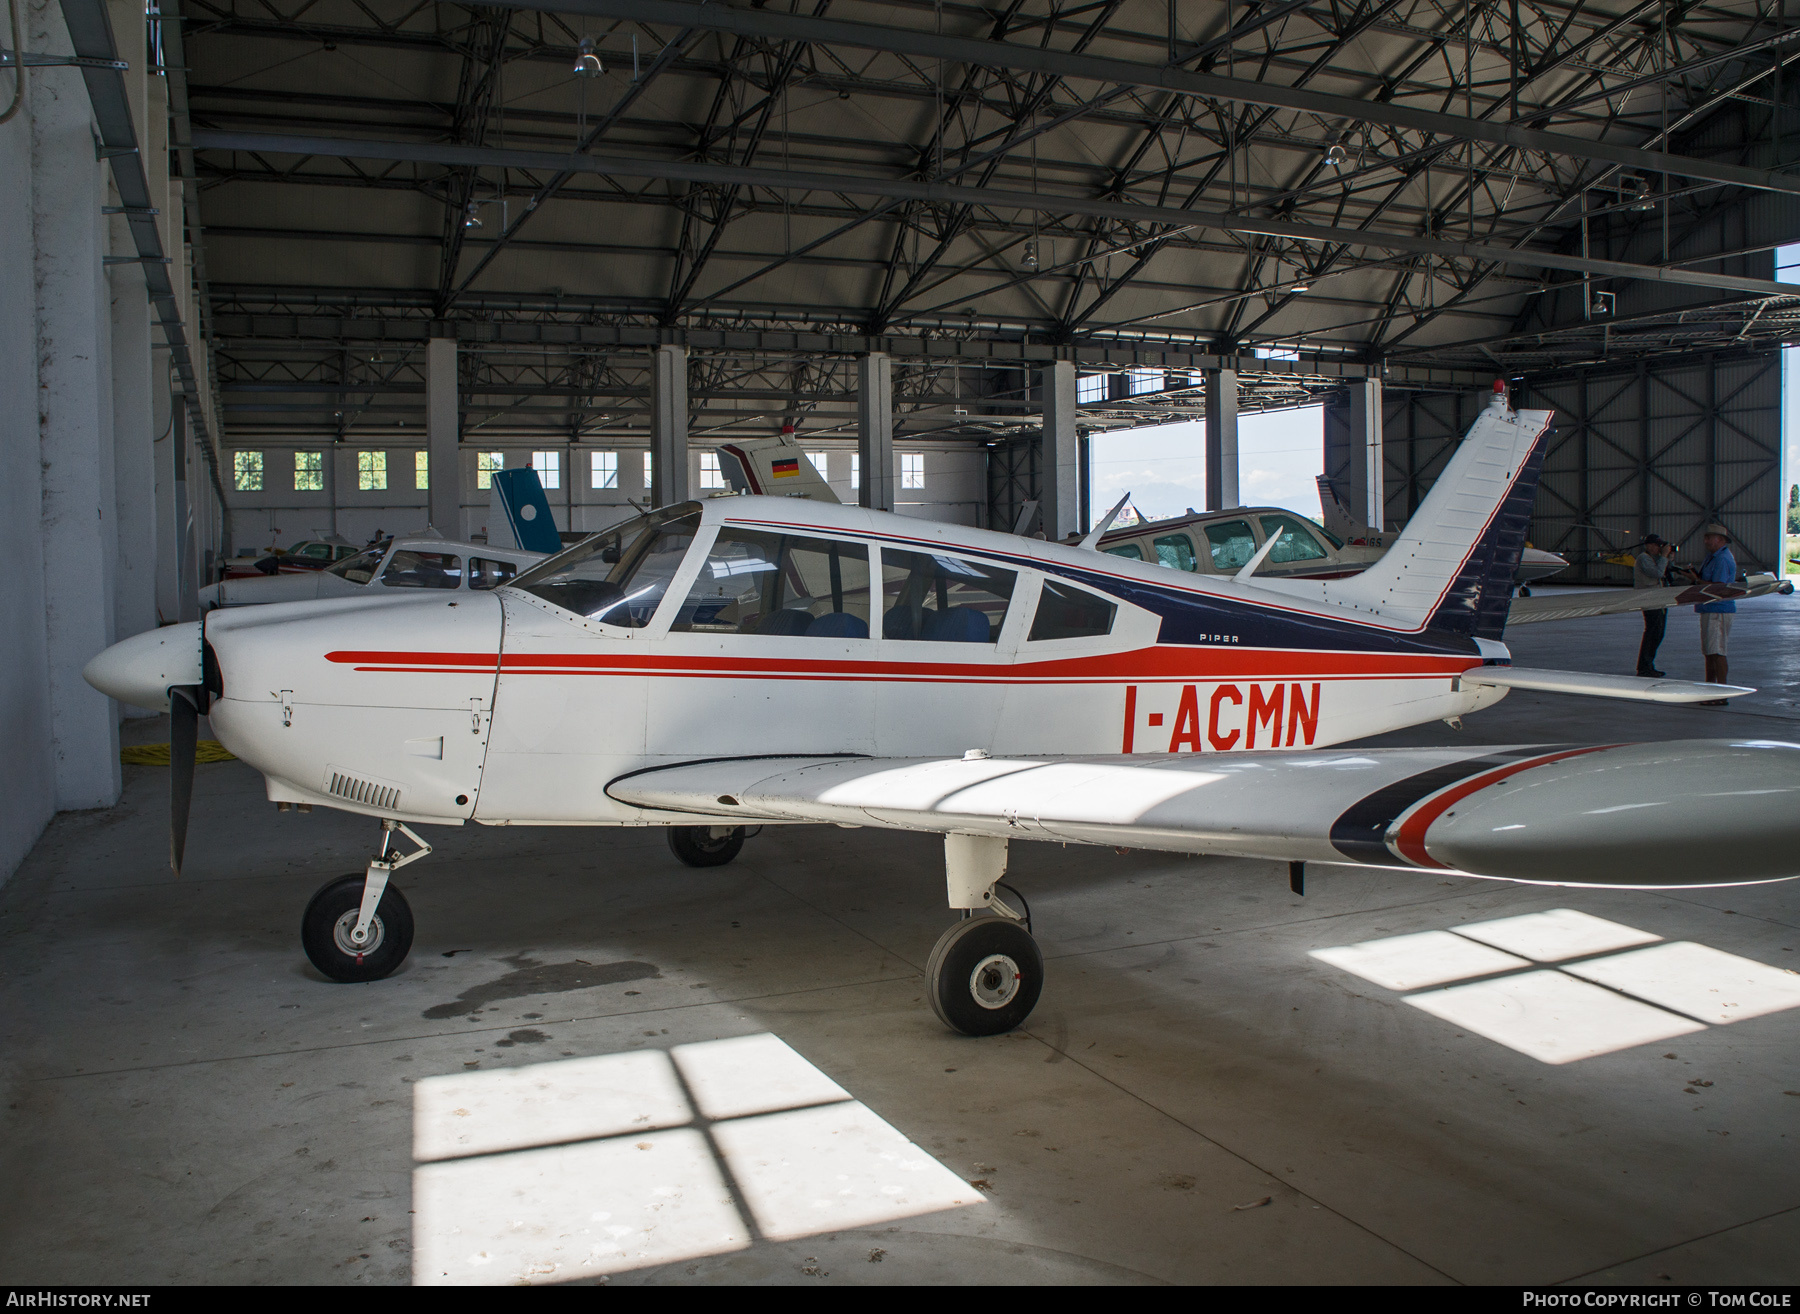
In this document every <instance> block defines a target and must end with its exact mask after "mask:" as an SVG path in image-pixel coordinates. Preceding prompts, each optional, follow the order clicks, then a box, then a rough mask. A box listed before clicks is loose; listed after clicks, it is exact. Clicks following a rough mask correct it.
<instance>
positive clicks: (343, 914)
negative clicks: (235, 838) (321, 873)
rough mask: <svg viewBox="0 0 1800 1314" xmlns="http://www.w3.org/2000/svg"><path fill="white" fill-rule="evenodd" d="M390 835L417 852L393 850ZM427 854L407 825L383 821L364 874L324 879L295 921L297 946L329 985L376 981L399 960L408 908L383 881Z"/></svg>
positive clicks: (408, 930)
mask: <svg viewBox="0 0 1800 1314" xmlns="http://www.w3.org/2000/svg"><path fill="white" fill-rule="evenodd" d="M395 831H399V832H400V833H401V834H403V835H405V836H406V837H407V838H408V839H410V840H411V841H412V842H413V843H414V844H417V845H418V846H419V848H418V851H417V852H414V853H405V854H403V853H401V852H400V851H399V850H398V849H397V848H395V847H394V846H393V845H394V832H395ZM430 852H431V845H429V844H427V843H426V842H425V841H424V840H422V839H420V838H419V837H418V836H417V835H415V834H414V833H413V832H412V830H411V828H410V827H408V826H406V825H403V824H402V823H400V822H398V821H387V820H384V821H383V822H382V823H381V851H380V852H379V853H377V854H376V855H375V856H374V857H372V858H370V859H369V867H368V870H367V871H366V872H365V873H364V874H363V875H361V876H358V875H356V874H355V873H354V872H352V873H351V874H350V875H348V876H339V877H338V878H337V879H335V880H330V881H327V882H326V883H325V884H324V885H323V886H321V887H320V889H319V891H318V893H316V894H314V895H313V897H312V900H311V901H310V902H309V903H308V904H307V905H306V911H305V913H303V914H302V915H301V917H300V943H301V945H302V946H303V947H304V948H305V949H306V956H307V957H308V958H309V959H311V960H312V965H313V966H314V967H316V968H318V969H319V970H320V971H321V972H323V973H324V974H325V975H326V976H328V977H330V978H331V979H332V980H333V981H379V980H380V979H381V978H382V977H384V976H387V975H388V974H390V973H391V972H393V971H394V969H395V968H397V967H399V966H400V964H401V963H403V962H405V961H406V955H407V954H408V953H409V952H410V951H411V950H412V939H413V918H412V909H411V908H410V907H409V906H408V905H407V902H406V896H405V895H404V894H402V893H401V892H400V889H399V887H398V886H395V885H390V884H388V877H389V876H391V875H393V873H394V872H395V871H397V870H398V869H400V868H401V867H404V866H405V865H406V864H407V863H409V862H416V861H418V860H419V859H420V858H423V857H424V856H425V855H426V854H428V853H430Z"/></svg>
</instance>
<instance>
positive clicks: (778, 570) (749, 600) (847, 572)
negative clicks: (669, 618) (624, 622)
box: [670, 525, 869, 639]
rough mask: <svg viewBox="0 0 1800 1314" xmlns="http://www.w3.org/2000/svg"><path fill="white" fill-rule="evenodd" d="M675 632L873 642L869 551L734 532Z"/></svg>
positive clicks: (723, 535)
mask: <svg viewBox="0 0 1800 1314" xmlns="http://www.w3.org/2000/svg"><path fill="white" fill-rule="evenodd" d="M670 628H671V629H674V630H686V631H691V632H695V633H712V634H761V635H774V636H779V637H787V638H807V639H866V638H868V637H869V549H868V547H867V546H866V545H864V544H861V543H843V542H838V541H836V540H834V539H824V538H806V537H802V536H799V535H794V534H767V533H762V532H760V531H757V530H749V529H738V528H735V527H733V526H729V525H727V526H726V527H725V528H723V529H721V530H720V531H719V536H718V538H717V539H715V540H714V541H713V545H712V549H711V550H710V551H709V552H708V553H707V554H706V563H705V564H704V565H702V566H701V567H700V573H699V575H698V576H696V577H695V579H694V586H693V588H692V589H690V590H689V591H688V596H687V600H686V601H684V602H683V603H682V604H681V610H680V612H678V613H677V614H676V617H675V623H674V624H673V625H672V626H671V627H670Z"/></svg>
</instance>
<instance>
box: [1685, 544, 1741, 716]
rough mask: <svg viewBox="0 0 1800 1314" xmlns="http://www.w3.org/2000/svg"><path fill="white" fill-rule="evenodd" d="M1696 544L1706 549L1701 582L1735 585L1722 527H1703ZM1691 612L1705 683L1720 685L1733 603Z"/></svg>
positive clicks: (1717, 702) (1713, 702)
mask: <svg viewBox="0 0 1800 1314" xmlns="http://www.w3.org/2000/svg"><path fill="white" fill-rule="evenodd" d="M1700 541H1701V542H1702V543H1704V544H1705V545H1706V560H1705V561H1704V562H1702V563H1701V566H1700V578H1701V580H1703V581H1704V582H1706V583H1709V584H1735V583H1737V576H1738V568H1737V558H1736V557H1734V556H1732V555H1731V535H1730V534H1728V533H1726V532H1725V526H1724V525H1719V524H1711V525H1707V526H1705V527H1704V528H1703V529H1701V531H1700ZM1694 610H1695V611H1697V612H1699V613H1700V652H1701V654H1702V655H1703V656H1704V657H1705V658H1706V682H1707V683H1708V684H1724V683H1725V682H1726V681H1725V667H1726V652H1727V649H1728V647H1729V644H1730V641H1731V620H1732V616H1733V615H1734V614H1735V613H1736V612H1737V603H1736V602H1733V601H1730V600H1729V599H1728V600H1726V601H1724V602H1702V603H1699V604H1697V605H1696V606H1695V607H1694ZM1725 703H1726V700H1725V699H1723V698H1712V699H1708V700H1707V701H1706V702H1703V703H1700V704H1698V706H1700V707H1723V706H1725Z"/></svg>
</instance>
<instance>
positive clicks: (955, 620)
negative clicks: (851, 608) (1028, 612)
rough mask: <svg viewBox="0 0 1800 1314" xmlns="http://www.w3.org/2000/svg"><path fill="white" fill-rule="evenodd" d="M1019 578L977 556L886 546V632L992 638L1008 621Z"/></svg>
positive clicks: (891, 635)
mask: <svg viewBox="0 0 1800 1314" xmlns="http://www.w3.org/2000/svg"><path fill="white" fill-rule="evenodd" d="M1018 578H1019V577H1018V576H1017V575H1016V574H1014V573H1013V572H1012V571H1010V570H1001V569H999V568H998V567H995V566H989V565H984V564H983V563H981V562H978V561H964V560H962V559H960V558H958V557H941V556H938V555H937V554H936V553H934V552H901V551H898V550H895V549H891V548H883V549H882V550H881V592H882V598H883V600H884V603H885V606H884V608H883V614H882V617H881V634H882V637H883V638H887V639H923V640H925V641H926V642H938V643H957V642H960V643H993V642H994V641H995V640H996V639H998V638H999V637H1000V627H1001V626H1003V625H1005V624H1006V609H1007V608H1008V607H1009V606H1011V605H1012V595H1013V585H1014V584H1016V583H1017V582H1018Z"/></svg>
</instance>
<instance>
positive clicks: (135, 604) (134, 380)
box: [108, 216, 157, 716]
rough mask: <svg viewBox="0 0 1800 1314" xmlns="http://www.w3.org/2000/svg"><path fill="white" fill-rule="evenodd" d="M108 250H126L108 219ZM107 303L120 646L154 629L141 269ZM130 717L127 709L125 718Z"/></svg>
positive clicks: (149, 380)
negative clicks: (109, 312)
mask: <svg viewBox="0 0 1800 1314" xmlns="http://www.w3.org/2000/svg"><path fill="white" fill-rule="evenodd" d="M112 228H113V244H112V245H113V250H114V251H123V252H129V251H132V250H133V249H134V248H133V247H132V243H131V234H130V233H129V232H128V231H126V229H125V221H124V219H122V218H120V217H118V216H114V218H113V220H112ZM108 281H109V282H110V283H111V285H112V286H111V299H112V326H111V327H112V419H113V431H112V440H113V484H114V488H115V490H116V492H117V494H118V501H117V508H118V516H117V526H118V563H117V566H116V569H117V571H118V576H117V583H116V587H115V602H114V607H113V630H114V633H116V634H117V635H118V637H119V638H121V639H126V638H130V637H131V636H132V635H133V634H142V633H143V632H144V631H145V630H151V629H155V628H156V456H155V446H154V444H155V440H156V432H157V431H156V429H155V427H154V426H155V409H156V408H155V403H154V400H153V396H152V390H153V387H154V380H155V362H154V360H153V355H152V352H151V347H150V294H149V290H148V289H147V288H146V287H145V285H144V271H143V266H141V265H114V266H112V268H111V269H110V270H109V271H108ZM125 714H126V715H127V716H130V715H133V713H132V712H131V711H130V710H127V711H126V713H125Z"/></svg>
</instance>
